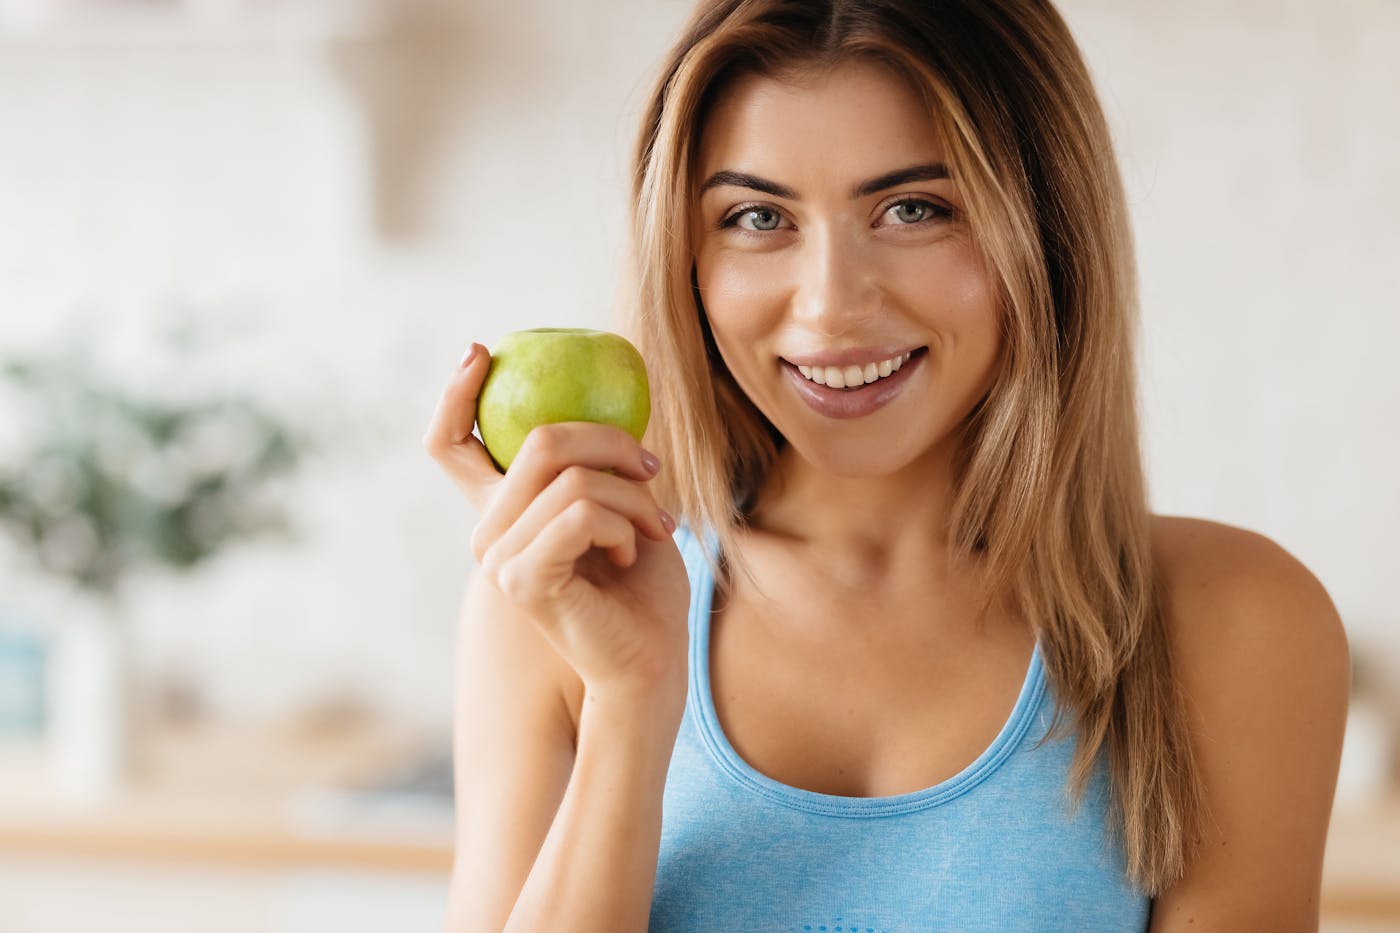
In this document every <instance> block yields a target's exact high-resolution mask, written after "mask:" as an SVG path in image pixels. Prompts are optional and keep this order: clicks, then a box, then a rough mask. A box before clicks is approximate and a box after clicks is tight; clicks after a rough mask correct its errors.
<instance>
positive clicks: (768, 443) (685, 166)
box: [630, 0, 1203, 896]
mask: <svg viewBox="0 0 1400 933" xmlns="http://www.w3.org/2000/svg"><path fill="white" fill-rule="evenodd" d="M945 37H952V38H951V39H949V38H945ZM857 56H859V57H866V58H872V59H875V60H878V61H880V62H882V63H884V64H885V65H887V66H889V67H890V68H892V69H894V70H895V71H896V72H897V73H898V74H900V75H902V76H903V77H905V78H906V79H907V80H908V81H909V82H910V84H911V86H912V87H913V88H915V89H916V90H917V91H918V92H919V93H920V94H921V95H922V97H923V99H924V100H925V102H926V104H927V106H928V111H929V114H930V119H933V120H935V121H937V122H936V125H937V126H938V128H939V129H940V131H941V132H942V137H943V139H944V140H945V143H946V145H947V147H948V152H947V156H948V161H949V168H950V170H951V172H952V173H953V177H954V178H955V179H956V181H957V183H958V185H959V190H960V191H961V192H962V194H963V195H964V197H965V198H966V201H967V214H968V216H969V218H970V222H971V224H972V228H973V232H974V236H975V237H976V239H977V242H978V244H979V247H980V248H981V250H982V251H983V253H984V254H985V256H986V257H987V259H988V263H989V267H990V269H991V270H992V274H993V276H994V278H995V279H996V281H997V284H998V287H999V292H1000V298H1001V304H1002V313H1003V325H1002V326H1003V336H1004V349H1003V357H1002V361H1003V362H1002V367H1001V369H1000V371H999V374H998V376H997V379H996V381H995V383H994V385H993V387H992V388H991V390H990V391H989V392H988V393H987V395H986V396H985V397H984V398H983V399H982V400H981V401H980V402H979V404H978V405H977V406H976V407H975V408H974V410H973V411H972V412H971V414H970V415H969V416H968V418H967V420H966V421H965V422H964V424H963V426H962V438H963V444H962V447H961V448H960V451H959V460H958V463H957V469H956V473H955V489H954V505H953V511H952V527H951V543H952V545H953V547H954V548H955V551H956V553H957V554H958V555H959V556H961V557H967V556H971V555H976V556H977V558H978V564H979V565H980V566H982V567H984V568H985V570H986V580H987V582H988V587H987V592H988V593H989V594H990V593H992V592H993V591H1000V592H1004V593H1007V594H1009V599H1010V605H1011V606H1012V607H1013V608H1014V609H1015V610H1016V611H1017V612H1018V613H1020V614H1021V615H1023V616H1024V617H1025V618H1026V619H1028V620H1029V621H1030V623H1031V625H1032V626H1033V627H1034V630H1035V632H1036V635H1037V637H1038V639H1039V641H1040V645H1041V653H1042V657H1043V659H1044V664H1045V669H1046V673H1047V677H1048V678H1049V680H1050V683H1051V687H1052V690H1053V692H1054V694H1055V697H1056V699H1057V701H1058V703H1059V709H1058V710H1057V714H1056V719H1055V723H1054V725H1053V728H1052V730H1051V736H1058V737H1065V736H1067V735H1069V734H1071V733H1072V732H1077V745H1076V749H1075V757H1074V762H1073V766H1072V768H1071V773H1070V780H1069V785H1070V791H1071V793H1070V797H1071V800H1072V803H1073V805H1074V806H1075V807H1077V806H1078V805H1079V803H1080V801H1081V800H1082V797H1083V794H1084V791H1085V789H1086V787H1087V784H1088V782H1089V780H1090V778H1091V776H1092V772H1093V769H1094V766H1095V761H1096V759H1097V757H1098V755H1099V753H1100V750H1101V749H1106V753H1107V758H1108V764H1109V776H1110V782H1111V788H1112V793H1111V795H1110V799H1111V801H1112V806H1113V812H1112V819H1111V820H1110V826H1112V827H1114V828H1116V829H1117V830H1118V834H1119V836H1120V839H1121V843H1122V846H1123V852H1124V857H1125V860H1126V865H1127V871H1128V874H1129V878H1130V880H1131V881H1132V883H1133V884H1134V885H1135V886H1137V887H1138V888H1139V889H1140V890H1142V891H1144V892H1146V893H1148V894H1150V895H1153V896H1155V895H1156V894H1158V893H1160V892H1161V891H1162V890H1164V889H1165V888H1166V887H1167V886H1169V885H1170V884H1172V883H1173V882H1174V881H1176V880H1178V879H1179V878H1180V877H1181V876H1182V874H1183V873H1184V870H1185V862H1186V853H1187V850H1188V848H1189V845H1190V842H1191V840H1192V839H1193V838H1194V837H1195V835H1196V833H1197V832H1198V829H1199V826H1200V821H1201V820H1202V818H1203V797H1202V793H1201V787H1200V782H1199V776H1198V769H1197V765H1196V763H1195V760H1194V758H1193V756H1192V753H1191V748H1190V745H1189V742H1188V738H1187V726H1186V720H1185V713H1184V707H1183V703H1182V699H1181V697H1180V695H1179V693H1178V690H1177V687H1176V681H1175V678H1174V676H1173V672H1172V658H1171V655H1170V653H1169V651H1168V641H1167V632H1166V630H1165V622H1164V612H1163V599H1164V595H1163V594H1162V593H1161V592H1160V589H1159V583H1158V580H1157V578H1156V577H1155V575H1154V568H1153V562H1152V554H1151V541H1150V525H1149V521H1150V516H1149V514H1148V507H1147V499H1146V490H1145V482H1144V478H1143V470H1142V463H1141V454H1140V450H1139V438H1138V423H1137V413H1136V397H1135V370H1134V363H1133V340H1134V329H1135V321H1136V311H1137V299H1136V290H1137V284H1136V272H1135V268H1134V257H1133V251H1132V239H1131V231H1130V228H1129V223H1128V217H1127V210H1126V207H1125V203H1124V194H1123V186H1122V181H1121V179H1120V177H1119V174H1118V169H1117V166H1116V164H1115V162H1114V158H1113V153H1112V145H1111V140H1110V137H1109V132H1108V128H1107V126H1106V123H1105V120H1104V117H1103V112H1102V108H1101V107H1100V105H1099V102H1098V98H1097V96H1096V94H1095V91H1094V88H1093V84H1092V82H1091V80H1090V77H1089V74H1088V71H1087V69H1086V68H1085V65H1084V62H1083V59H1082V57H1081V55H1080V52H1079V50H1078V47H1077V46H1076V44H1075V42H1074V39H1073V37H1072V36H1071V34H1070V32H1069V29H1068V28H1067V26H1066V25H1065V23H1064V21H1063V20H1062V19H1061V17H1060V16H1059V14H1058V13H1057V12H1056V11H1055V9H1054V8H1053V7H1052V6H1051V5H1050V3H1048V2H1045V0H944V2H940V3H936V4H935V3H927V2H918V0H821V2H819V0H708V2H702V3H701V4H700V6H699V8H698V9H697V10H696V11H695V13H694V15H693V17H692V19H691V22H690V23H689V25H688V26H687V27H686V29H685V32H684V34H683V36H682V37H681V39H680V40H679V42H678V43H677V44H676V46H675V47H674V49H673V50H672V52H671V53H670V55H669V57H668V58H667V60H666V61H665V64H664V66H663V68H662V72H661V75H660V78H659V80H658V83H657V85H656V89H655V92H654V94H653V95H652V97H651V100H650V103H649V106H648V109H647V111H646V113H645V115H644V118H643V123H642V128H641V134H640V138H639V139H638V142H637V147H636V153H635V164H634V175H633V196H634V210H635V213H634V217H633V242H632V247H633V257H634V274H635V280H634V287H635V293H634V295H633V296H632V298H633V301H634V302H635V307H633V308H632V321H631V325H630V326H631V327H632V331H633V334H632V335H633V337H634V339H636V340H637V342H638V344H639V346H640V347H641V350H642V353H643V356H644V357H645V358H646V359H647V361H648V363H649V364H650V365H651V366H652V367H653V374H654V375H655V374H657V373H662V374H664V377H663V378H659V379H654V380H653V410H654V412H655V415H654V418H653V422H652V426H651V428H650V430H649V431H648V437H647V441H646V442H647V444H648V445H650V446H651V448H652V449H653V450H656V451H657V453H658V454H659V456H660V457H661V459H662V460H663V462H665V463H668V464H675V465H676V466H675V468H674V469H672V470H668V471H663V473H662V475H661V476H660V477H658V479H657V480H656V481H654V482H655V485H656V486H657V491H658V494H659V497H660V499H661V501H662V503H663V505H664V506H665V507H666V508H668V509H671V510H672V511H673V513H674V514H676V515H677V517H678V518H680V519H682V520H684V521H686V522H688V523H690V524H691V525H692V526H693V527H701V528H710V529H713V531H714V533H715V534H716V536H717V538H718V541H719V545H720V551H721V552H722V553H724V554H726V555H734V554H736V551H737V549H736V547H735V544H736V541H737V534H738V530H739V529H740V528H741V527H742V526H743V525H744V524H745V522H746V520H747V517H748V509H749V508H750V506H751V505H752V499H753V496H754V494H755V493H756V491H757V489H758V486H759V484H760V483H761V482H762V481H763V478H764V477H765V476H766V475H767V472H768V470H769V468H770V467H771V466H772V465H773V463H774V460H775V458H776V457H777V454H778V452H779V450H780V449H781V447H782V445H783V443H784V442H783V439H782V437H781V435H780V434H778V432H777V431H776V429H775V428H774V427H773V426H772V425H771V424H770V423H768V421H767V419H766V418H764V416H763V415H762V414H760V413H759V412H758V410H757V409H756V408H755V407H754V406H753V405H752V403H751V402H750V401H749V400H748V398H747V397H746V396H745V395H744V393H743V392H742V391H741V390H740V389H739V387H738V385H737V384H736V383H735V382H734V380H733V378H732V377H731V376H730V375H729V373H728V370H727V368H726V367H725V365H724V363H723V361H722V360H721V358H720V356H719V353H718V351H717V349H716V348H715V346H714V342H713V338H712V337H711V335H710V334H709V331H708V326H707V323H706V321H705V318H704V314H703V310H702V307H701V304H700V301H699V296H698V294H697V293H696V290H695V284H694V280H693V278H692V276H693V271H692V270H693V258H694V251H693V248H692V244H691V225H690V221H689V218H690V217H691V212H692V209H693V199H694V196H695V186H696V183H697V179H696V178H695V173H696V171H697V169H696V165H695V154H696V150H697V144H698V140H699V137H700V130H701V127H702V125H703V121H704V118H705V115H706V111H707V109H708V106H709V103H710V101H711V100H713V98H714V96H715V95H716V94H717V93H720V92H722V90H723V88H724V86H725V84H726V82H728V81H730V80H732V79H733V78H734V77H736V76H738V75H741V74H746V73H759V74H766V75H772V76H778V77H783V76H787V75H791V74H794V73H796V72H798V71H806V70H809V69H823V68H829V67H831V66H833V65H835V64H837V63H839V62H842V61H846V60H849V59H851V58H852V57H857ZM721 580H722V585H727V584H725V583H724V577H723V576H722V577H721ZM1066 713H1070V714H1072V721H1071V719H1070V718H1068V717H1067V716H1066Z"/></svg>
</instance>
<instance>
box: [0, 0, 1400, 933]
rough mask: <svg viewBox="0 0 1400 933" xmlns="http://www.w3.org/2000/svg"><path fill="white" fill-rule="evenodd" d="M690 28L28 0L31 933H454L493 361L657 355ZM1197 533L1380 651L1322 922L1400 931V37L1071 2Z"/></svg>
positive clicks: (17, 825)
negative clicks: (663, 157) (668, 71)
mask: <svg viewBox="0 0 1400 933" xmlns="http://www.w3.org/2000/svg"><path fill="white" fill-rule="evenodd" d="M689 6H690V3H689V0H594V2H590V3H588V4H578V3H571V2H567V0H516V2H513V3H510V4H505V3H498V2H488V0H463V2H447V0H441V2H431V0H420V2H390V0H0V115H3V117H0V930H4V931H6V933H72V931H79V930H89V929H92V928H94V927H95V926H96V925H98V924H99V923H100V924H101V926H102V928H103V929H105V930H108V931H128V930H130V931H136V930H140V931H142V933H161V931H181V933H184V931H188V930H192V929H199V930H202V931H206V933H220V931H235V930H236V931H240V933H247V931H268V933H313V931H315V933H320V931H336V933H358V931H371V930H373V931H383V930H428V929H438V928H440V927H441V923H442V919H443V916H444V907H445V901H446V884H447V876H448V871H449V868H450V862H451V836H452V806H451V797H450V766H449V764H448V761H449V759H448V755H449V751H450V726H451V718H452V649H453V641H454V628H455V623H456V611H457V603H458V600H459V598H460V595H461V591H462V587H463V584H464V582H465V579H466V576H467V573H468V571H469V569H470V563H471V556H470V553H469V550H468V547H467V541H468V535H469V533H470V528H471V523H472V521H473V519H474V516H473V515H472V514H471V512H470V510H469V509H468V508H467V507H466V505H465V503H464V502H463V501H461V498H460V496H459V495H458V494H457V493H456V490H455V489H454V488H453V487H452V486H451V483H450V482H449V481H448V480H447V479H446V477H445V476H444V475H442V474H441V473H440V471H439V469H438V468H437V466H436V464H434V463H433V462H432V461H431V460H430V459H429V458H428V457H427V455H426V454H425V453H424V452H423V451H422V448H421V446H420V441H421V437H422V434H423V431H424V428H425V427H426V425H427V421H428V418H429V416H430V415H431V412H432V410H433V407H434V405H435V403H436V400H437V396H438V394H439V392H440V391H441V389H442V387H443V385H444V383H445V381H446V380H447V378H448V377H449V376H450V374H451V372H452V370H453V368H454V367H455V365H456V363H457V360H458V359H459V358H460V356H461V354H462V352H463V351H464V350H465V349H466V347H467V345H468V344H469V343H470V342H471V341H473V340H476V341H481V342H483V343H486V344H487V345H488V346H489V345H490V344H492V343H494V342H495V341H496V340H497V339H498V338H499V337H500V336H502V335H503V334H505V333H506V332H508V331H511V330H516V329H519V328H521V327H525V326H546V325H556V326H557V325H563V326H592V327H612V326H615V324H616V317H615V310H614V309H615V307H616V304H617V302H616V296H617V294H618V283H619V279H620V275H621V271H622V262H623V252H622V249H623V245H624V242H625V229H624V224H625V218H626V210H627V204H626V172H627V156H628V150H629V147H630V143H631V139H632V133H633V128H634V126H635V123H636V120H637V118H638V114H639V111H640V108H641V105H642V100H643V97H644V95H645V93H646V91H647V89H648V86H649V83H650V81H651V79H652V77H653V75H654V72H655V69H656V67H657V66H658V65H659V62H660V59H661V57H662V55H663V54H664V52H665V50H666V48H667V46H668V44H669V42H670V41H671V40H672V39H673V38H674V36H675V34H676V32H677V30H678V29H679V27H680V25H681V24H682V22H683V21H684V19H685V17H686V15H687V13H688V11H689ZM1061 8H1062V10H1063V12H1064V14H1065V16H1066V17H1067V19H1068V20H1069V22H1070V24H1071V26H1072V28H1073V29H1074V30H1075V32H1076V35H1077V36H1078V37H1079V39H1080V41H1081V43H1082V46H1083V48H1084V51H1085V53H1086V55H1087V56H1088V59H1089V61H1090V64H1091V67H1092V69H1093V71H1094V73H1095V75H1096V78H1097V80H1098V81H1099V85H1100V90H1101V94H1102V97H1103V100H1104V103H1105V106H1106V108H1107V110H1108V113H1109V117H1110V120H1111V122H1112V124H1113V127H1114V131H1115V136H1116V142H1117V146H1118V151H1119V155H1120V158H1121V161H1122V166H1123V170H1124V173H1125V178H1126V183H1127V186H1128V191H1129V196H1130V200H1131V204H1132V210H1133V213H1134V217H1135V222H1136V229H1137V237H1138V253H1139V257H1140V263H1141V272H1142V295H1143V329H1142V337H1143V345H1142V361H1143V368H1142V389H1143V415H1144V420H1145V430H1146V444H1147V449H1148V454H1149V468H1150V481H1151V485H1152V495H1153V503H1154V508H1155V510H1156V511H1159V512H1165V513H1172V514H1186V515H1195V516H1201V517H1206V518H1212V519H1216V520H1219V521H1223V522H1227V523H1230V524H1235V525H1242V526H1245V527H1248V528H1252V529H1255V530H1257V531H1260V532H1262V533H1264V534H1266V535H1269V536H1270V537H1272V538H1274V539H1275V540H1277V541H1278V542H1280V543H1281V544H1282V545H1283V546H1284V547H1286V548H1288V549H1289V550H1290V551H1292V552H1293V553H1294V554H1295V555H1297V556H1298V557H1299V558H1300V559H1301V560H1303V561H1304V563H1306V564H1307V565H1308V566H1309V567H1310V568H1311V569H1312V570H1313V571H1314V573H1316V574H1317V576H1318V577H1319V578H1320V579H1321V580H1322V581H1323V583H1324V584H1325V585H1326V586H1327V588H1328V590H1329V591H1330V592H1331V594H1332V597H1333V599H1334V601H1335V602H1336V604H1337V606H1338V608H1339V609H1340V611H1341V613H1342V616H1343V618H1344V619H1345V622H1346V625H1347V629H1348V633H1349V636H1350V640H1351V645H1352V653H1353V660H1354V668H1355V670H1354V678H1353V699H1352V707H1351V716H1350V722H1349V724H1348V732H1347V744H1346V750H1345V753H1344V760H1343V765H1342V774H1341V779H1340V784H1339V788H1338V795H1337V804H1336V809H1335V812H1334V819H1333V827H1332V835H1331V838H1330V839H1329V844H1328V861H1327V870H1326V878H1325V885H1324V892H1323V893H1324V902H1323V914H1324V929H1326V930H1331V931H1334V933H1337V931H1344V930H1347V931H1361V930H1387V929H1388V930H1394V929H1400V789H1398V788H1400V781H1397V760H1398V759H1400V755H1398V754H1397V749H1400V628H1397V626H1396V625H1395V622H1396V620H1397V616H1398V615H1400V610H1397V608H1396V605H1397V598H1396V595H1397V594H1396V592H1395V583H1394V577H1393V572H1394V571H1393V568H1392V567H1391V566H1390V565H1391V564H1392V563H1393V562H1394V561H1395V559H1396V558H1397V557H1400V484H1397V483H1396V481H1395V477H1396V476H1397V475H1400V430H1397V426H1398V425H1400V380H1397V377H1396V375H1395V369H1394V367H1393V364H1392V360H1391V353H1392V352H1393V348H1394V347H1395V346H1396V345H1397V344H1400V313H1397V312H1400V306H1397V299H1396V295H1397V294H1400V180H1397V177H1396V175H1395V173H1394V166H1395V165H1396V164H1397V161H1400V158H1398V157H1400V111H1397V109H1396V106H1395V97H1396V91H1397V88H1400V64H1397V58H1396V56H1395V54H1394V49H1395V47H1396V45H1397V42H1400V4H1396V3H1394V2H1392V0H1334V2H1331V3H1328V4H1319V3H1316V2H1314V0H1269V2H1262V0H1225V2H1221V0H1181V2H1178V3H1175V4H1170V5H1163V4H1160V3H1153V2H1149V0H1062V2H1061Z"/></svg>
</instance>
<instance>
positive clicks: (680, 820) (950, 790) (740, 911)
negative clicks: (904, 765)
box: [650, 526, 1150, 933]
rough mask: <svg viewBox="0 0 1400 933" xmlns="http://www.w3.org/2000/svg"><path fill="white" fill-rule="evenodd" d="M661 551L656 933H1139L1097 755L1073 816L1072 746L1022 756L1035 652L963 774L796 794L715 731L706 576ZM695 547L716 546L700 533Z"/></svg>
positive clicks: (1037, 666)
mask: <svg viewBox="0 0 1400 933" xmlns="http://www.w3.org/2000/svg"><path fill="white" fill-rule="evenodd" d="M675 540H676V543H677V544H678V545H679V546H680V549H681V553H682V554H683V555H684V557H685V563H686V568H687V570H688V572H689V576H690V594H691V595H690V689H689V695H688V697H687V700H686V708H685V716H684V718H683V720H682V722H681V727H680V732H679V734H678V736H677V738H676V746H675V752H674V754H673V756H672V758H671V766H670V771H669V773H668V774H667V778H666V791H665V799H664V805H663V806H664V811H663V816H662V825H661V851H660V857H659V859H658V862H657V867H656V887H655V892H654V895H653V900H652V911H651V926H650V929H651V930H652V931H673V930H679V931H696V933H700V931H704V933H719V931H723V933H755V931H763V933H768V931H780V933H915V931H918V933H924V931H940V933H942V931H946V933H983V931H995V933H1016V931H1032V930H1033V931H1037V933H1039V931H1047V933H1050V931H1065V933H1091V931H1141V930H1145V929H1146V927H1147V922H1148V916H1149V912H1150V899H1149V898H1148V897H1147V896H1146V895H1145V894H1142V893H1141V892H1138V891H1136V890H1134V889H1133V888H1132V887H1131V886H1130V885H1129V883H1128V880H1127V876H1126V874H1125V871H1124V863H1123V857H1122V854H1121V849H1120V847H1119V845H1118V844H1117V843H1115V842H1114V841H1113V840H1112V838H1111V836H1109V835H1108V834H1106V832H1105V828H1106V825H1105V824H1106V821H1107V815H1108V807H1107V800H1108V797H1107V788H1108V783H1107V769H1106V762H1105V760H1104V759H1103V758H1102V756H1101V757H1100V759H1099V764H1098V767H1097V769H1096V771H1095V773H1094V778H1093V780H1092V781H1091V782H1090V784H1089V788H1088V790H1087V791H1086V793H1085V796H1084V800H1083V803H1082V805H1081V806H1080V808H1079V810H1078V812H1077V813H1076V814H1075V815H1074V816H1071V815H1070V812H1069V806H1068V804H1067V802H1066V801H1067V797H1066V791H1065V788H1066V786H1067V785H1066V776H1067V774H1068V772H1069V765H1070V759H1071V757H1072V753H1073V742H1072V740H1071V739H1062V740H1057V741H1054V742H1047V743H1046V744H1045V745H1043V746H1041V747H1040V748H1035V747H1034V745H1035V743H1036V741H1037V740H1039V739H1040V738H1041V737H1042V736H1043V735H1044V734H1045V733H1046V731H1047V730H1048V728H1049V726H1050V721H1051V718H1052V716H1053V713H1054V701H1053V698H1052V697H1051V695H1050V693H1049V691H1048V689H1047V681H1046V678H1045V674H1044V671H1043V669H1042V667H1041V657H1040V647H1039V645H1038V644H1037V646H1036V649H1035V651H1034V652H1033V653H1032V655H1031V660H1030V667H1029V669H1028V670H1027V672H1026V679H1025V682H1024V683H1023V684H1022V686H1021V692H1020V695H1019V697H1018V699H1017V701H1016V706H1015V708H1014V709H1013V710H1012V711H1011V717H1010V719H1008V720H1007V722H1006V724H1005V725H1004V726H1003V727H1002V729H1001V733H1000V734H999V735H998V736H997V737H996V740H995V741H994V742H993V743H992V745H991V747H990V748H988V749H987V750H986V751H984V752H983V753H982V754H981V755H979V756H978V758H977V760H976V761H974V762H972V764H970V765H968V766H967V767H966V768H965V769H963V771H962V773H960V774H958V775H956V776H954V777H952V778H949V779H948V780H946V781H943V782H942V783H940V784H937V785H935V786H933V787H929V788H926V789H924V790H919V791H914V792H912V793H908V794H900V795H898V796H894V797H839V796H833V795H830V794H820V793H815V792H812V791H806V790H800V789H798V788H795V787H790V786H788V785H786V784H783V783H781V782H779V781H776V780H773V779H772V778H769V777H767V776H765V775H763V774H761V773H759V772H758V771H757V770H755V769H754V768H752V767H750V766H749V765H748V764H747V763H746V762H745V761H744V760H743V759H742V758H740V757H739V755H738V754H737V753H736V752H735V751H734V748H733V746H731V745H730V744H729V740H728V739H727V738H726V737H725V735H724V731H723V729H721V727H720V724H719V720H718V718H717V717H716V715H715V706H714V700H713V697H712V696H711V694H710V666H709V653H710V652H709V645H710V603H711V598H712V596H713V592H714V577H713V575H712V573H711V571H710V567H709V564H708V563H707V562H706V560H705V556H704V554H703V553H702V551H701V547H702V545H701V542H700V541H699V540H698V539H697V538H696V537H695V536H694V535H693V534H692V533H691V532H690V531H689V530H688V529H687V528H685V527H684V526H682V527H681V528H679V529H677V531H676V533H675ZM704 546H705V547H706V548H708V550H709V552H710V553H711V554H713V553H714V549H715V541H714V536H713V534H709V535H707V536H706V539H705V542H704ZM839 688H840V685H833V689H839Z"/></svg>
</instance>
